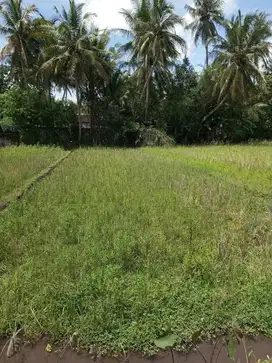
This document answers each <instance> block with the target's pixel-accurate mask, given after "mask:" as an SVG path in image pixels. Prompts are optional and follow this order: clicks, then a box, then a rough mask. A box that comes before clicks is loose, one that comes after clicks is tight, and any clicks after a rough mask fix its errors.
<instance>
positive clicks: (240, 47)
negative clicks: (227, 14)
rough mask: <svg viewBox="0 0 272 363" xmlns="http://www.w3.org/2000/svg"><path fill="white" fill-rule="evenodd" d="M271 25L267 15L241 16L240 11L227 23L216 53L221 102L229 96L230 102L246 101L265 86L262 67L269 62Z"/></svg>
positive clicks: (215, 50)
mask: <svg viewBox="0 0 272 363" xmlns="http://www.w3.org/2000/svg"><path fill="white" fill-rule="evenodd" d="M271 25H272V22H271V21H269V20H268V17H267V14H265V13H264V12H256V13H254V14H246V15H245V16H242V15H241V12H240V11H239V13H238V15H237V16H233V17H232V19H231V20H230V21H225V23H224V28H225V31H226V37H225V39H224V38H222V39H221V41H220V42H219V43H218V44H217V45H215V47H214V51H213V56H214V66H215V68H216V74H218V75H219V77H218V81H217V82H216V88H215V90H216V92H218V94H219V100H220V99H222V98H223V97H225V95H226V94H228V95H229V97H230V99H231V100H236V101H237V100H240V101H245V100H246V99H247V98H248V96H249V94H250V92H251V90H253V91H254V90H255V89H256V87H257V86H260V85H262V84H264V77H263V74H262V70H261V66H262V65H264V66H266V65H267V64H268V62H269V59H270V51H271V43H270V37H271V36H272V30H271V29H272V28H271Z"/></svg>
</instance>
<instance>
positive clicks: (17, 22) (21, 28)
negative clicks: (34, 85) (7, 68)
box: [0, 0, 38, 88]
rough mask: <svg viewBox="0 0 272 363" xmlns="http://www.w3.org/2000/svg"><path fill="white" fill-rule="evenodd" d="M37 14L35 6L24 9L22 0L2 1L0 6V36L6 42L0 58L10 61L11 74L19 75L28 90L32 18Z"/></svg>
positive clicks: (31, 49)
mask: <svg viewBox="0 0 272 363" xmlns="http://www.w3.org/2000/svg"><path fill="white" fill-rule="evenodd" d="M37 13H38V10H37V8H36V6H35V5H31V6H27V7H24V6H23V4H22V0H4V1H2V2H1V6H0V14H1V17H2V21H3V25H1V26H0V34H2V35H4V36H5V37H6V38H7V40H8V42H7V44H6V45H5V46H4V47H3V48H2V50H1V56H2V58H5V57H8V58H9V59H10V61H11V65H12V70H13V73H14V74H15V75H16V74H18V75H19V78H20V81H23V86H24V87H25V88H28V79H27V71H28V66H29V61H30V59H31V57H32V51H33V47H34V48H35V44H34V43H35V42H33V41H34V39H35V36H34V35H33V34H32V31H33V16H34V15H35V14H37ZM34 28H35V26H34Z"/></svg>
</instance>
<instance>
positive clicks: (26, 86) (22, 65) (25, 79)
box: [21, 57, 28, 91]
mask: <svg viewBox="0 0 272 363" xmlns="http://www.w3.org/2000/svg"><path fill="white" fill-rule="evenodd" d="M21 70H22V76H23V82H24V88H25V89H26V90H27V91H28V83H27V78H26V73H25V68H24V62H23V59H22V57H21Z"/></svg>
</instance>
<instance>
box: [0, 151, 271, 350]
mask: <svg viewBox="0 0 272 363" xmlns="http://www.w3.org/2000/svg"><path fill="white" fill-rule="evenodd" d="M184 150H185V152H184V155H185V154H186V153H187V152H189V151H188V149H181V150H179V152H181V153H182V152H183V151H184ZM210 150H211V151H210ZM212 150H213V149H209V148H205V153H206V155H209V153H210V152H211V154H212ZM225 150H226V152H229V150H230V147H226V148H225ZM258 150H259V149H258V148H255V147H254V148H251V149H250V148H249V149H248V151H247V155H248V156H247V158H249V159H250V158H252V160H255V158H257V159H258V156H257V155H258ZM260 150H261V149H260ZM173 152H177V149H166V150H164V151H162V154H160V155H159V156H158V154H159V150H156V149H155V150H149V149H144V150H113V149H104V150H103V149H91V150H83V149H82V150H78V151H76V152H74V153H73V154H71V156H69V158H68V159H66V160H65V161H64V162H63V163H62V164H61V165H60V166H59V167H58V168H57V169H56V170H55V171H54V173H53V174H52V175H51V176H50V177H49V178H48V179H46V180H44V181H43V182H42V183H39V185H37V187H36V188H35V189H34V190H32V191H31V192H29V193H28V195H27V197H26V198H24V199H23V200H22V201H21V202H20V203H14V204H12V205H11V207H10V209H9V211H8V212H7V213H6V214H5V215H4V216H3V217H2V219H1V225H0V236H1V240H0V276H1V277H0V312H1V313H0V331H1V332H3V333H9V332H11V330H12V329H13V328H14V325H15V324H21V325H23V326H24V328H25V333H26V335H27V336H28V337H35V336H39V335H40V334H41V333H45V334H48V335H49V336H52V337H54V338H57V339H62V338H64V339H65V338H67V337H68V336H69V334H72V333H74V332H75V331H77V332H78V333H79V337H80V342H81V344H82V345H86V346H89V345H91V344H94V345H97V346H99V347H101V348H105V349H108V350H111V351H119V352H120V351H123V350H131V349H133V350H137V351H149V352H151V351H152V350H153V349H154V347H153V341H154V339H155V338H157V337H158V336H160V335H161V333H162V331H163V329H164V328H165V327H166V326H167V324H171V326H172V329H173V331H174V333H176V334H177V335H178V336H179V342H180V345H181V346H182V345H184V344H186V343H188V342H189V341H190V339H191V337H192V334H193V333H194V332H196V331H198V330H199V329H202V330H203V332H204V334H205V335H207V336H208V335H209V334H211V333H214V332H219V331H224V330H226V329H228V328H229V327H231V326H232V324H233V323H234V322H235V324H238V325H239V326H240V327H241V328H242V329H243V330H244V331H245V332H247V333H252V332H254V333H257V332H259V333H265V334H268V335H272V304H271V301H272V269H271V259H272V216H271V212H270V209H269V207H270V204H269V203H270V195H269V193H268V192H269V188H268V186H267V185H266V184H265V185H264V186H263V188H264V191H265V193H259V192H258V193H256V190H253V189H250V188H248V187H247V182H246V181H245V183H242V182H241V181H242V179H241V178H240V175H239V172H238V171H235V173H234V176H235V175H236V176H237V179H235V177H232V178H226V177H225V172H223V174H220V168H218V170H217V172H216V173H211V172H210V169H209V168H208V169H207V170H206V169H205V167H204V166H202V167H196V165H195V163H194V161H192V163H190V162H189V156H188V162H184V160H185V158H187V156H186V157H178V158H172V156H171V155H172V153H173ZM203 152H204V151H203ZM268 152H269V153H271V151H270V149H268ZM222 153H223V149H222ZM211 154H210V155H211ZM239 155H240V154H239V153H238V154H237V157H238V156H239ZM250 155H251V156H250ZM239 157H240V156H239ZM259 158H260V159H258V160H257V161H256V164H257V165H258V166H257V168H259V169H260V170H263V169H264V171H265V170H266V166H264V167H263V169H262V165H265V163H266V161H265V160H267V155H266V153H264V154H263V153H262V152H260V154H259ZM261 159H264V161H263V162H262V161H261ZM211 165H216V160H215V161H213V163H211ZM242 170H243V169H242ZM222 175H223V176H222ZM245 180H247V179H245ZM237 181H238V182H237ZM248 183H249V184H250V180H249V181H248ZM271 187H272V185H271ZM260 188H261V186H260ZM258 191H259V190H258Z"/></svg>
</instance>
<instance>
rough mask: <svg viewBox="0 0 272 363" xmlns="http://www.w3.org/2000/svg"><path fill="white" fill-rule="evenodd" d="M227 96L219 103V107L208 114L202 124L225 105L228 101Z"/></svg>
mask: <svg viewBox="0 0 272 363" xmlns="http://www.w3.org/2000/svg"><path fill="white" fill-rule="evenodd" d="M227 97H228V96H227V95H225V97H224V98H222V100H221V101H220V102H219V103H218V105H217V106H216V107H215V108H213V109H212V110H211V112H209V113H208V115H206V116H205V117H204V118H203V121H202V122H205V121H206V120H207V119H208V118H209V117H210V116H212V115H213V114H214V113H215V112H216V111H217V110H218V109H219V108H220V107H221V106H223V104H224V103H225V101H226V100H227Z"/></svg>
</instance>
